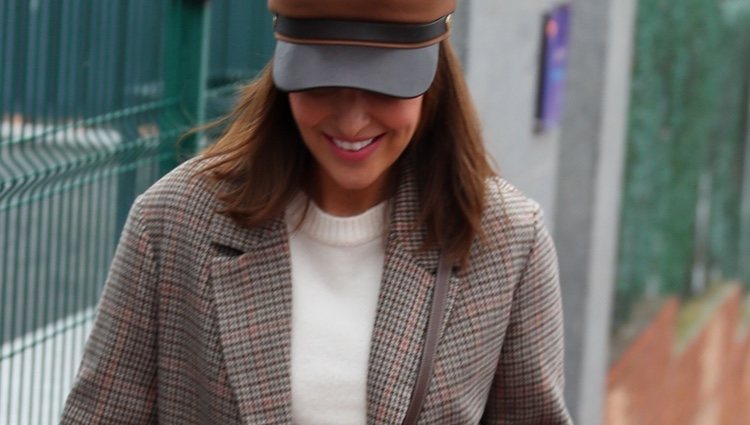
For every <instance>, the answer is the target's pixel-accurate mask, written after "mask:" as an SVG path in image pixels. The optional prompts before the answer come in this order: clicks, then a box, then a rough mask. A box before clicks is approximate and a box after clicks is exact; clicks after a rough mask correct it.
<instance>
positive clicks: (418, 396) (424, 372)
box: [404, 255, 451, 425]
mask: <svg viewBox="0 0 750 425" xmlns="http://www.w3.org/2000/svg"><path fill="white" fill-rule="evenodd" d="M450 274H451V264H450V262H449V261H447V260H446V259H445V257H444V256H443V255H441V256H440V265H439V266H438V274H437V282H436V283H435V290H434V292H433V295H432V309H431V310H430V319H429V322H428V323H427V336H426V337H425V340H424V348H423V351H422V361H421V363H420V365H419V375H418V376H417V383H416V385H415V386H414V392H413V393H412V396H411V403H410V404H409V408H408V409H407V410H406V416H405V417H404V425H413V424H416V423H417V418H418V417H419V413H420V412H421V410H422V405H423V404H424V399H425V397H426V396H427V390H428V388H429V386H430V378H432V365H433V362H434V360H435V352H436V351H437V343H438V338H439V336H440V324H441V323H442V322H443V316H444V315H445V299H446V297H447V296H448V280H449V278H450Z"/></svg>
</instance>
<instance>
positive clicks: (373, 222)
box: [285, 193, 388, 246]
mask: <svg viewBox="0 0 750 425" xmlns="http://www.w3.org/2000/svg"><path fill="white" fill-rule="evenodd" d="M308 201H309V205H308V206H307V213H306V214H305V219H304V221H303V222H302V224H301V226H298V224H299V220H300V218H301V216H302V214H303V213H304V212H305V206H306V204H307V203H308ZM387 206H388V201H383V202H381V203H379V204H377V205H375V206H374V207H372V208H370V209H368V210H366V211H364V212H362V213H360V214H357V215H353V216H349V217H339V216H335V215H332V214H329V213H327V212H325V211H323V210H322V209H320V207H319V206H318V205H317V204H315V202H314V201H313V200H312V199H309V198H308V197H307V196H306V195H305V194H303V193H300V194H298V195H297V196H296V197H295V198H294V199H293V200H292V202H290V204H289V205H288V206H287V209H286V214H285V220H286V223H287V227H288V229H289V230H290V233H291V232H293V231H297V232H301V233H303V234H305V235H307V236H309V237H311V238H313V239H314V240H316V241H318V242H320V243H323V244H326V245H333V246H357V245H363V244H366V243H368V242H372V241H373V240H376V239H378V238H381V237H383V235H384V233H385V228H386V209H387Z"/></svg>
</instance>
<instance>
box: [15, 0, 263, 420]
mask: <svg viewBox="0 0 750 425" xmlns="http://www.w3.org/2000/svg"><path fill="white" fill-rule="evenodd" d="M270 22H271V20H270V16H269V15H268V12H267V11H266V9H265V2H256V1H245V0H231V1H230V0H226V1H220V2H203V1H196V0H191V1H189V0H2V1H0V321H1V322H0V424H42V423H56V421H57V418H58V415H59V413H60V411H61V408H62V404H63V402H64V398H65V395H66V393H67V391H68V388H69V386H70V384H71V383H72V379H73V376H74V373H75V371H76V369H77V367H78V362H79V360H80V355H81V348H82V346H83V344H84V342H85V339H86V336H87V332H88V329H89V325H90V322H91V320H92V317H93V314H94V311H95V306H96V303H97V300H98V298H99V295H100V290H101V287H102V284H103V283H104V280H105V277H106V273H107V269H108V266H109V262H110V261H111V257H112V255H113V253H114V248H115V245H116V243H117V239H118V237H119V233H120V231H121V228H122V225H123V222H124V219H125V217H126V215H127V211H128V210H129V207H130V204H131V203H132V201H133V199H134V198H135V196H137V194H139V193H141V192H142V191H143V190H145V188H147V187H148V186H149V185H150V184H151V183H153V182H154V181H155V180H156V179H157V178H158V177H160V176H161V175H163V174H164V173H165V172H166V171H168V170H169V169H171V168H172V167H174V166H175V165H176V164H177V163H178V162H179V161H180V160H181V159H183V158H184V157H186V156H189V155H190V154H192V153H193V151H194V150H195V147H196V145H197V144H198V141H197V140H195V137H194V138H193V139H187V140H184V141H182V142H181V144H180V146H181V149H180V151H181V153H182V155H181V154H180V152H178V150H177V149H176V147H175V146H176V141H177V139H178V138H179V136H180V135H181V134H182V133H183V132H184V131H185V130H186V129H188V128H190V127H191V126H193V125H195V124H198V123H200V122H202V121H203V120H204V119H206V118H207V117H214V116H217V115H219V114H222V113H224V112H226V110H227V108H228V107H229V105H230V104H231V100H232V98H233V94H234V92H235V91H236V89H237V88H238V86H239V84H241V83H242V82H243V81H246V80H247V79H249V78H251V77H252V76H254V75H255V74H256V73H257V71H258V70H259V69H260V68H261V67H262V66H263V64H264V63H265V62H266V61H267V60H268V58H269V57H270V55H271V49H272V46H273V43H272V34H271V30H270Z"/></svg>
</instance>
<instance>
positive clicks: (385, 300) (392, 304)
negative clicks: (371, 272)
mask: <svg viewBox="0 0 750 425" xmlns="http://www.w3.org/2000/svg"><path fill="white" fill-rule="evenodd" d="M418 208H419V204H418V199H417V191H416V185H415V182H414V180H413V175H412V173H410V172H409V171H408V170H405V172H404V173H403V175H402V179H401V182H400V184H399V189H398V191H397V194H396V196H395V198H394V203H393V211H392V215H391V221H390V225H389V232H388V240H387V242H386V255H385V265H384V270H383V280H382V284H381V289H380V296H379V299H378V307H377V313H376V317H375V326H374V328H373V333H372V340H371V344H370V358H369V369H368V377H367V401H368V403H367V417H368V423H370V424H373V423H388V424H400V423H402V422H403V419H404V416H405V415H406V410H407V409H408V407H409V402H410V400H411V396H412V390H413V388H414V386H415V383H416V380H417V374H418V369H419V364H420V360H421V356H422V347H423V342H424V337H425V334H426V331H427V322H428V319H429V315H430V306H431V301H432V293H433V289H434V286H435V282H436V280H437V268H438V261H439V251H438V250H430V251H420V249H419V248H420V247H421V245H422V241H423V238H424V233H423V232H422V230H421V229H420V228H419V227H417V226H416V223H417V216H418V211H419V209H418ZM457 283H458V282H457V281H456V280H455V278H451V281H450V282H449V284H450V289H449V292H448V297H447V300H446V314H445V317H444V319H443V323H442V324H441V335H442V329H443V328H444V326H445V323H446V322H447V320H448V318H449V315H450V311H451V308H452V306H453V301H454V299H455V296H456V293H457V289H458V284H457Z"/></svg>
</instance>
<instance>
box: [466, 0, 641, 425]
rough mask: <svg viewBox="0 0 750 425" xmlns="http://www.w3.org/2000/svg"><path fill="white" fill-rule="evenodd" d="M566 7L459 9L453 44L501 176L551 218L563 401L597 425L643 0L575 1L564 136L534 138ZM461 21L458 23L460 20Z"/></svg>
mask: <svg viewBox="0 0 750 425" xmlns="http://www.w3.org/2000/svg"><path fill="white" fill-rule="evenodd" d="M559 3H560V1H552V0H503V1H497V0H463V1H461V2H460V4H459V8H460V9H461V10H462V12H461V13H463V15H464V16H463V17H462V18H461V19H460V20H458V21H457V22H458V24H457V26H459V25H461V26H464V27H465V28H463V29H462V30H461V31H458V28H457V32H456V37H455V38H454V40H455V41H456V44H457V45H458V46H459V50H460V54H461V57H462V60H463V61H464V65H465V71H466V75H467V80H468V83H469V87H470V89H471V91H472V95H473V97H474V101H475V103H476V105H477V108H478V109H479V113H480V116H481V119H482V122H483V126H484V134H485V139H486V142H487V145H488V148H489V151H490V153H491V154H492V156H493V157H494V159H495V160H496V162H497V165H498V168H499V170H500V172H501V174H502V175H503V176H505V177H506V178H507V179H508V180H509V181H511V182H512V183H513V184H514V185H516V186H517V187H518V188H519V189H521V190H522V191H523V192H524V193H525V194H526V195H528V196H529V197H531V198H533V199H535V200H537V201H538V202H539V203H540V204H541V205H542V207H543V208H544V210H545V213H546V220H547V225H548V227H549V228H550V230H551V231H552V232H553V235H554V238H555V241H556V244H557V247H558V255H559V259H560V271H561V275H560V276H561V285H562V290H563V308H564V314H565V321H566V326H565V333H566V352H565V356H566V400H567V403H568V406H569V408H570V411H571V414H572V416H573V418H574V420H575V422H576V423H577V424H582V425H594V424H599V423H601V420H602V413H603V412H602V406H603V403H604V400H603V397H602V395H603V394H604V380H605V372H606V359H607V348H608V347H607V341H608V336H609V335H608V326H609V325H608V323H609V318H610V315H611V312H610V305H611V297H612V288H613V285H614V278H615V268H616V243H617V239H618V228H619V197H620V193H621V174H622V165H623V162H624V146H625V132H626V126H625V123H626V122H627V112H628V99H629V83H630V66H631V56H632V37H633V31H634V28H633V23H634V14H635V4H636V0H569V1H568V3H569V4H571V5H572V8H573V11H572V13H573V15H572V31H571V49H570V52H569V69H568V89H567V95H566V97H567V101H566V104H567V106H566V110H565V114H564V119H563V123H562V125H561V127H560V128H559V129H558V130H556V131H552V132H548V133H546V134H537V133H535V132H534V126H535V122H534V113H535V107H536V98H537V81H538V77H539V76H538V72H539V59H540V49H541V36H542V24H543V21H542V19H543V15H544V13H545V12H546V11H548V10H549V9H550V8H552V7H553V6H555V5H557V4H559ZM457 16H460V15H457Z"/></svg>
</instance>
